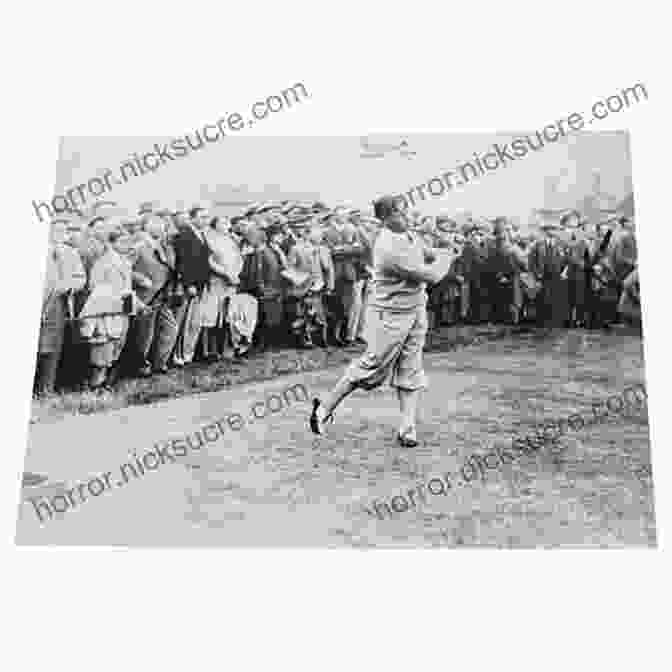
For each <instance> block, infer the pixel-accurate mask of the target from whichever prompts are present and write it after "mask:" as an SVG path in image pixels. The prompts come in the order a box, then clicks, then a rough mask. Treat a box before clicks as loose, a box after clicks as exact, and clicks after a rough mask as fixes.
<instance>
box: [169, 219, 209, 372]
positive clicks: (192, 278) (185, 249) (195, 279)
mask: <svg viewBox="0 0 672 672" xmlns="http://www.w3.org/2000/svg"><path fill="white" fill-rule="evenodd" d="M209 221H210V217H209V215H208V212H207V211H206V210H205V208H202V207H200V206H195V207H193V208H192V209H191V210H190V211H189V222H188V225H187V226H184V227H182V228H181V229H180V231H179V232H178V233H177V235H176V236H175V238H174V239H173V247H174V249H175V271H176V274H177V280H178V281H179V282H180V283H181V284H182V286H183V287H184V289H185V291H186V295H187V300H186V301H185V303H184V305H183V308H182V310H181V311H180V315H179V317H178V319H179V320H180V336H179V338H178V341H177V345H176V348H175V354H174V355H173V361H174V363H175V364H176V365H177V366H182V365H184V364H188V363H189V362H191V361H193V359H194V353H195V351H196V345H197V343H198V338H199V336H200V333H201V314H200V300H201V296H202V294H203V289H204V288H205V286H206V284H207V283H208V282H209V280H210V264H209V262H208V260H209V257H210V249H209V247H208V244H207V242H206V239H205V233H204V231H205V229H206V228H207V226H208V223H209Z"/></svg>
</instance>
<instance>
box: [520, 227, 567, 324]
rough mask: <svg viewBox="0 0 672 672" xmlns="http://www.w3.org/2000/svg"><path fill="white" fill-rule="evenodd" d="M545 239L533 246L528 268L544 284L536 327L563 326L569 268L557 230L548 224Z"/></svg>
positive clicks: (565, 312)
mask: <svg viewBox="0 0 672 672" xmlns="http://www.w3.org/2000/svg"><path fill="white" fill-rule="evenodd" d="M541 229H542V231H543V232H544V237H543V238H542V239H540V240H538V241H537V242H536V243H534V245H533V246H532V249H531V250H530V256H529V268H530V271H531V272H532V273H534V275H535V276H536V278H537V280H538V281H539V282H540V283H541V291H540V292H539V294H538V295H537V326H539V327H544V328H546V327H562V326H564V323H565V320H566V317H567V314H568V309H567V299H566V296H567V283H566V280H565V279H564V278H563V272H564V270H565V267H566V266H567V250H566V246H565V244H564V243H563V242H562V241H561V240H559V239H558V237H557V230H558V227H557V226H556V225H555V224H553V223H551V222H546V223H545V224H543V225H542V227H541Z"/></svg>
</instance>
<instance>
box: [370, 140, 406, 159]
mask: <svg viewBox="0 0 672 672" xmlns="http://www.w3.org/2000/svg"><path fill="white" fill-rule="evenodd" d="M359 144H360V147H361V149H362V151H361V153H360V155H359V156H360V157H361V158H362V159H382V158H384V156H385V154H390V153H393V152H399V156H402V157H404V158H405V159H411V158H413V157H414V156H415V155H416V154H417V152H414V151H412V150H411V149H409V147H408V141H407V140H402V141H401V142H400V143H399V144H398V145H394V144H385V143H371V142H369V139H368V138H366V137H364V138H361V139H360V141H359Z"/></svg>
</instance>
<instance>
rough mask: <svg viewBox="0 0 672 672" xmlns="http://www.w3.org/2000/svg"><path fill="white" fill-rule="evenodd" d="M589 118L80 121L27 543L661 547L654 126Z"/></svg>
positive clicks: (57, 210)
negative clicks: (475, 122)
mask: <svg viewBox="0 0 672 672" xmlns="http://www.w3.org/2000/svg"><path fill="white" fill-rule="evenodd" d="M309 95H310V94H309V91H308V90H307V88H306V86H304V85H303V84H299V85H296V86H295V87H293V88H290V89H286V90H284V91H282V92H280V93H279V94H277V95H272V96H269V97H268V98H267V99H266V100H265V101H262V102H259V103H256V104H255V105H254V106H252V111H251V113H250V118H249V120H248V119H245V118H244V117H242V118H241V124H244V125H248V124H251V123H253V122H254V123H258V117H261V116H262V115H263V113H264V112H266V113H268V110H267V108H269V107H270V108H272V109H276V110H280V109H281V108H283V107H285V108H286V109H285V113H290V112H291V107H292V106H293V105H294V106H298V105H300V104H301V99H302V97H308V96H309ZM647 96H648V92H647V90H646V88H645V86H644V85H642V84H639V83H638V84H636V85H634V86H632V87H628V88H625V89H623V90H622V91H619V92H616V93H615V94H614V95H613V96H610V97H608V98H606V99H604V100H600V101H596V102H595V104H594V105H593V106H592V110H591V114H592V116H591V117H589V118H587V119H583V118H581V119H580V120H581V121H582V122H583V125H584V126H585V127H586V128H588V126H589V124H590V123H591V122H593V121H594V122H595V125H593V126H592V128H595V126H596V125H597V123H598V122H600V121H601V120H602V119H603V118H605V117H607V116H608V115H609V114H616V113H618V112H619V111H620V110H621V109H622V108H624V107H626V106H630V105H636V104H641V103H643V102H645V101H646V98H647ZM580 117H581V115H579V114H578V113H577V114H573V115H570V117H569V118H568V119H565V120H559V121H557V122H555V123H553V124H551V125H547V126H545V127H544V128H543V129H540V130H538V131H529V132H526V133H498V134H492V135H486V134H475V133H472V134H466V133H465V134H448V133H446V134H429V133H428V134H420V133H416V134H409V135H397V136H395V135H393V134H386V135H379V136H376V135H372V136H366V137H254V138H252V137H246V138H245V137H228V138H226V141H225V143H220V144H218V139H213V138H215V137H216V136H217V135H218V134H219V133H220V132H225V131H226V132H228V131H229V129H228V124H229V121H230V120H229V119H227V120H224V119H222V120H219V121H218V122H217V123H215V124H213V125H206V126H205V127H204V128H203V129H197V130H195V131H194V132H193V133H188V134H185V136H184V137H182V138H178V139H174V138H105V137H100V138H90V137H64V138H62V139H61V142H60V150H59V151H60V154H59V157H58V165H57V176H58V179H57V188H56V194H55V195H54V197H53V198H52V199H50V201H47V202H44V201H43V202H37V201H35V202H34V204H33V205H34V210H35V214H36V216H37V217H40V218H43V217H44V218H47V217H48V218H49V221H48V227H49V235H50V238H49V251H48V256H47V267H46V281H45V289H44V298H43V303H42V314H41V317H40V335H39V343H38V352H37V354H36V369H35V376H34V401H33V405H32V416H31V421H30V432H29V442H28V448H27V454H26V462H25V470H24V475H23V483H22V503H21V511H20V518H19V523H18V537H17V539H18V542H19V543H25V544H29V545H30V544H43V543H49V544H65V545H67V544H93V545H96V544H103V545H128V546H134V545H139V546H147V545H149V546H151V545H178V546H194V545H216V546H267V547H274V546H281V547H285V546H290V547H291V546H313V547H343V546H344V547H357V548H378V547H424V548H435V547H460V546H486V547H493V548H536V547H544V548H553V547H561V548H562V547H630V546H633V547H638V546H639V547H641V546H655V545H656V526H655V512H654V506H653V480H654V477H653V469H652V463H651V450H650V443H649V423H648V412H647V391H646V378H645V372H644V361H643V333H642V327H641V322H642V320H641V312H642V301H641V295H640V281H639V271H638V256H637V229H638V226H639V221H638V217H637V213H636V208H635V200H636V199H635V190H634V188H633V182H632V175H631V157H630V141H629V135H628V134H627V133H626V132H609V131H602V132H601V131H599V130H590V131H589V130H584V129H583V128H581V124H580V123H579V118H580ZM255 120H256V121H255ZM563 121H564V123H563ZM223 129H224V130H223ZM208 137H209V138H211V142H210V144H208V140H207V138H208ZM146 150H149V151H146ZM164 157H169V158H164ZM164 163H165V164H167V165H164ZM318 165H319V166H320V170H319V171H318V170H315V166H318ZM148 167H149V168H148ZM448 168H450V170H449V169H448ZM234 171H235V173H236V177H237V181H236V182H235V183H231V182H226V181H222V178H221V175H223V174H226V175H232V174H233V173H234ZM90 176H93V177H90ZM423 178H424V179H423ZM106 184H107V185H108V186H109V189H108V188H107V187H106ZM467 187H468V188H467ZM386 190H387V191H386ZM450 191H454V194H453V195H452V197H451V199H450V206H448V204H447V203H446V200H445V198H442V197H444V196H445V194H446V193H448V192H450ZM54 445H58V446H59V450H57V451H56V450H54Z"/></svg>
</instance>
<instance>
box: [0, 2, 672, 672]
mask: <svg viewBox="0 0 672 672" xmlns="http://www.w3.org/2000/svg"><path fill="white" fill-rule="evenodd" d="M241 7H244V9H241ZM665 8H666V4H665V3H655V4H654V3H646V2H637V3H623V4H620V3H613V2H608V3H606V2H605V3H603V2H590V3H586V2H567V1H565V2H562V3H559V2H558V3H540V2H529V3H516V2H511V1H510V0H509V1H508V2H496V3H473V2H471V3H459V2H458V3H446V2H441V3H423V2H412V3H404V4H396V3H391V2H387V3H373V2H368V3H365V2H363V1H362V0H360V1H359V2H357V3H348V2H344V1H343V0H341V1H340V2H337V3H323V2H310V3H292V2H286V1H285V2H278V3H261V2H252V3H245V4H243V3H223V2H220V3H207V4H206V3H199V2H196V1H194V0H192V1H191V2H188V3H186V2H185V3H179V2H178V3H170V4H169V3H165V2H161V3H153V2H139V1H138V0H136V1H135V2H132V3H126V2H121V1H120V0H117V2H114V3H92V2H81V3H79V2H77V3H75V2H65V1H60V2H57V3H53V4H48V5H47V4H42V3H33V4H29V3H16V4H14V3H12V5H11V12H9V11H7V10H6V11H5V12H3V14H6V15H5V16H3V21H2V25H3V28H4V30H3V39H2V41H1V46H0V49H2V64H3V78H2V82H3V93H4V94H5V95H4V96H3V104H2V110H3V121H4V124H3V128H4V131H5V132H4V138H3V142H2V147H3V150H4V151H3V154H4V156H3V161H2V187H1V193H2V196H3V204H2V205H3V216H4V222H3V225H4V229H3V236H2V241H3V255H2V263H0V268H1V270H2V289H3V299H4V305H3V306H2V314H3V316H4V317H5V319H3V329H2V344H1V348H0V352H1V353H2V355H3V361H2V369H1V371H2V377H1V379H2V409H3V420H4V427H5V429H4V439H5V440H4V442H3V443H4V446H3V451H2V454H3V458H4V464H3V469H2V479H3V487H2V488H0V492H1V493H2V494H1V495H0V497H1V500H0V512H1V513H0V518H1V520H2V531H3V535H2V536H3V541H4V543H5V548H4V549H3V550H4V551H6V552H5V553H3V555H4V558H3V559H4V562H3V565H2V568H3V571H2V575H3V579H4V581H3V584H4V585H3V588H2V593H1V598H2V599H1V604H2V609H3V611H4V612H6V615H7V616H8V622H7V623H6V624H5V625H4V627H3V631H2V632H3V637H2V640H3V644H2V646H1V647H0V660H1V658H4V657H8V659H9V660H8V661H7V663H6V664H2V668H3V669H7V670H23V669H30V670H33V669H35V670H38V669H39V670H46V669H49V670H54V669H55V670H61V669H89V668H90V669H96V670H108V669H116V670H120V669H131V670H135V669H143V668H146V669H161V668H162V667H163V666H164V665H166V666H170V668H171V669H178V668H188V669H216V668H218V669H226V668H234V669H263V668H266V667H268V668H272V669H281V668H282V669H285V668H287V669H294V668H299V667H300V668H301V669H311V670H316V669H355V670H360V669H362V670H384V669H411V668H412V667H413V666H423V667H424V666H432V667H435V668H444V669H450V668H458V667H459V668H463V666H465V665H466V666H469V667H476V668H478V669H487V668H488V667H490V666H494V667H495V668H498V669H507V670H508V669H538V670H546V669H566V668H571V669H596V670H597V669H599V670H602V669H608V666H611V665H613V664H614V663H616V664H617V665H619V667H623V668H629V667H639V668H642V669H662V668H663V667H664V666H665V665H664V660H666V659H667V660H668V663H669V658H670V656H669V647H668V646H665V644H666V642H665V641H664V640H663V637H664V636H666V635H667V634H668V632H667V630H668V628H667V627H665V625H667V624H666V623H665V620H664V619H665V618H666V617H667V616H669V592H668V591H667V586H668V583H669V582H668V577H669V558H668V563H667V566H666V567H665V570H667V571H664V569H663V563H664V556H663V551H661V550H659V551H612V552H606V551H554V552H548V553H544V552H542V551H533V552H532V551H530V552H525V551H518V552H504V551H499V552H495V551H489V552H487V551H481V552H478V551H462V552H457V551H444V552H442V553H441V552H421V551H416V552H369V553H359V552H346V551H343V552H326V551H322V552H318V551H303V552H299V551H292V552H288V551H264V552H254V553H253V552H248V551H239V552H231V551H226V552H220V551H217V550H202V551H186V550H161V551H157V550H154V551H143V550H133V551H119V550H117V551H116V552H112V551H110V550H107V549H62V548H58V549H26V548H21V549H16V548H13V536H14V526H15V522H16V511H17V502H18V495H19V482H20V474H21V472H22V467H23V458H24V452H25V446H26V428H27V423H28V417H29V404H30V401H29V400H30V389H31V376H32V371H33V366H34V353H35V348H36V344H37V326H38V319H39V305H40V299H41V284H42V274H43V264H44V258H45V249H46V233H47V232H46V227H44V226H42V225H39V224H38V223H37V222H36V220H35V217H34V213H33V210H32V206H31V201H32V199H34V198H35V199H40V200H41V199H42V198H46V197H48V196H49V195H50V194H51V193H52V191H53V184H54V168H55V159H56V155H57V138H58V136H60V135H138V136H143V135H145V136H156V135H175V134H179V133H182V132H187V131H192V130H193V129H196V128H198V127H200V126H202V125H203V124H205V123H208V122H210V121H211V120H213V119H218V118H219V116H220V114H221V112H222V111H232V110H240V111H243V110H246V109H247V106H248V104H249V103H250V102H253V101H256V100H263V99H264V98H265V97H266V96H267V95H269V94H271V93H274V92H276V91H278V90H280V89H282V88H285V87H287V86H291V85H293V84H294V83H296V82H304V83H305V85H306V87H307V89H308V90H309V92H310V94H311V99H310V101H309V102H307V103H303V104H301V105H297V106H296V108H295V109H293V110H292V111H289V112H286V113H283V114H277V115H273V116H271V117H270V118H269V119H267V120H266V121H264V123H263V125H261V124H260V125H258V126H257V127H256V128H254V129H249V130H248V129H246V130H245V131H244V132H245V133H251V134H253V133H254V134H257V133H258V134H260V135H296V134H302V135H330V134H335V135H353V134H354V135H364V134H366V133H372V132H397V133H398V132H403V131H413V130H422V131H430V130H431V131H460V130H470V131H472V130H478V131H495V130H518V129H536V128H539V127H541V126H542V125H543V124H546V123H548V122H549V121H550V120H555V119H559V118H561V117H562V116H564V115H566V114H569V113H571V112H572V111H574V110H587V109H588V106H589V105H590V104H592V102H594V101H595V100H597V99H598V98H599V97H602V96H604V97H606V96H608V95H610V94H611V93H613V92H614V91H618V90H620V89H621V88H623V87H628V86H631V85H633V84H634V83H636V82H642V83H644V84H645V86H646V87H647V90H648V92H649V100H648V102H646V103H642V104H640V105H637V106H635V107H633V108H631V109H630V110H629V111H626V112H622V113H620V114H618V115H613V116H612V117H610V119H609V120H608V121H607V122H605V126H604V127H605V128H628V129H630V130H631V132H632V154H633V164H634V165H633V179H634V187H635V202H636V208H637V222H638V240H639V242H640V255H641V265H642V286H643V292H644V306H645V325H644V327H645V337H646V340H645V354H646V382H647V388H648V394H649V413H650V421H651V436H652V445H653V448H652V454H653V471H654V478H655V495H656V512H657V524H658V532H659V544H660V545H661V547H663V548H664V547H665V546H666V545H667V544H666V536H667V535H666V531H667V530H668V529H669V524H670V520H669V512H670V507H669V503H670V488H669V486H668V485H667V484H668V483H669V482H670V469H669V468H670V458H669V451H668V450H667V448H668V443H667V441H666V436H669V422H670V421H669V417H670V413H669V411H667V410H666V407H665V401H666V397H667V396H668V395H669V394H670V393H669V391H668V389H667V387H666V385H667V382H668V376H667V375H666V374H667V372H668V370H669V366H668V363H669V339H670V332H669V330H668V329H666V327H667V326H668V325H667V318H668V315H669V300H670V299H669V277H670V276H669V265H670V263H669V259H668V257H667V256H666V250H667V249H672V248H671V241H670V233H669V221H668V220H669V206H667V201H668V196H669V193H670V186H669V170H668V167H667V157H668V156H669V130H668V128H667V125H668V124H669V120H670V118H672V117H671V116H670V108H669V74H668V69H669V62H670V59H669V53H664V51H666V45H667V44H668V43H669V35H668V34H667V33H668V31H669V21H668V20H667V19H668V17H667V12H666V11H665ZM5 115H8V118H4V117H5ZM202 151H207V149H206V150H202ZM188 160H189V159H188V158H186V159H184V161H188ZM138 179H140V178H138ZM489 179H496V178H489ZM666 206H667V207H666ZM54 450H58V446H54ZM666 598H667V599H666ZM663 606H664V607H666V609H665V610H663ZM663 624H665V625H663ZM206 666H207V667H206Z"/></svg>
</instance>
